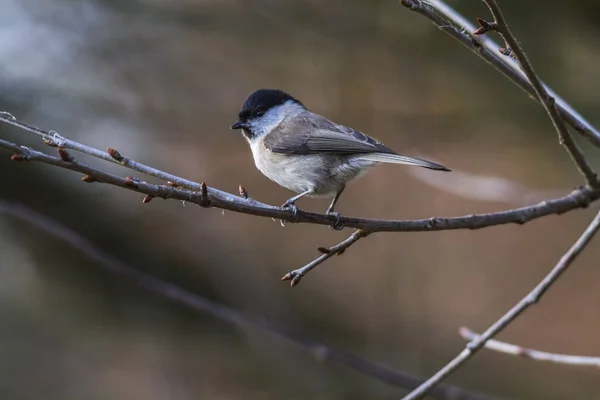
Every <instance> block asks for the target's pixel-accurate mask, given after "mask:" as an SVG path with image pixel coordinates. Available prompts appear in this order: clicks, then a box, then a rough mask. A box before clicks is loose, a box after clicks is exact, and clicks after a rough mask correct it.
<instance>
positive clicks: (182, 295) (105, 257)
mask: <svg viewBox="0 0 600 400" xmlns="http://www.w3.org/2000/svg"><path fill="white" fill-rule="evenodd" d="M2 213H6V214H9V215H11V216H12V217H14V218H17V219H19V220H21V221H24V222H26V223H29V224H31V225H33V226H35V227H36V228H39V229H41V230H43V231H44V232H46V233H47V234H49V235H52V236H53V237H55V238H58V239H60V240H63V241H64V242H66V243H68V244H69V245H70V246H72V247H73V248H75V249H78V250H79V251H81V252H82V253H84V254H85V255H86V256H88V257H89V258H90V259H92V260H95V261H97V262H98V263H99V264H100V265H101V266H103V267H104V268H106V269H107V270H108V271H110V272H111V273H114V274H116V275H118V276H121V277H124V278H126V279H129V280H130V281H132V282H134V283H135V284H138V285H140V286H142V287H144V288H146V289H147V290H149V291H151V292H154V293H156V294H158V295H160V296H162V297H164V298H166V299H168V300H170V301H173V302H176V303H180V304H183V305H184V306H187V307H189V308H191V309H194V310H196V311H199V312H201V313H205V314H208V315H211V316H212V317H214V318H216V319H218V320H221V321H225V322H228V323H230V324H232V325H236V326H240V327H244V328H251V329H256V330H260V331H263V332H265V333H267V334H269V335H272V336H274V337H277V338H280V339H283V340H287V341H289V342H292V343H295V344H297V345H299V346H300V347H303V348H304V349H306V350H307V351H309V352H310V353H312V354H313V355H314V357H315V359H316V360H318V361H328V362H330V363H333V364H339V365H342V366H344V367H346V368H349V369H351V370H353V371H356V372H358V373H360V374H363V375H366V376H370V377H372V378H375V379H377V380H379V381H381V382H385V383H388V384H390V385H394V386H397V387H401V388H404V389H409V390H410V389H412V388H415V387H417V386H418V385H419V384H420V383H421V382H422V381H420V380H419V379H418V378H415V377H413V376H411V375H409V374H406V373H404V372H397V371H393V370H391V369H389V368H386V367H384V366H381V365H378V364H375V363H372V362H370V361H367V360H365V359H363V358H360V357H358V356H356V355H354V354H352V353H348V352H346V351H344V350H340V349H335V348H331V347H327V346H326V345H324V344H322V343H319V342H316V341H314V340H312V339H307V338H305V337H303V336H301V335H299V334H297V333H294V332H289V331H287V330H286V329H284V328H282V327H281V326H277V325H275V324H272V323H269V322H267V321H265V320H264V319H262V318H257V317H253V316H251V315H248V314H245V313H242V312H240V311H238V310H235V309H233V308H230V307H227V306H225V305H222V304H219V303H216V302H213V301H211V300H209V299H206V298H204V297H202V296H199V295H197V294H195V293H192V292H189V291H187V290H185V289H182V288H180V287H178V286H176V285H174V284H172V283H168V282H165V281H162V280H160V279H158V278H155V277H153V276H150V275H147V274H145V273H143V272H141V271H139V270H137V269H135V268H133V267H131V266H129V265H127V264H125V263H124V262H123V261H121V260H119V259H117V258H116V257H114V256H113V255H111V254H109V253H107V252H105V251H103V250H101V249H99V248H98V247H97V246H95V245H94V244H93V243H91V242H90V241H89V240H87V239H86V238H84V237H82V236H81V235H79V234H78V233H76V232H74V231H73V230H71V229H70V228H68V227H66V226H64V225H62V224H60V223H59V222H57V221H54V220H52V219H50V218H48V217H46V216H44V215H41V214H39V213H37V212H36V211H34V210H31V209H28V208H26V207H24V206H22V205H19V204H15V203H10V202H8V201H3V200H0V214H2ZM432 395H433V396H434V397H436V398H438V399H445V400H493V399H492V398H491V397H489V396H484V395H479V394H475V393H470V392H467V391H465V390H463V389H460V388H458V387H456V386H451V385H447V386H440V387H438V388H437V389H435V390H434V391H433V392H432Z"/></svg>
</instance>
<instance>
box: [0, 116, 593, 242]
mask: <svg viewBox="0 0 600 400" xmlns="http://www.w3.org/2000/svg"><path fill="white" fill-rule="evenodd" d="M0 122H5V123H8V124H10V125H13V126H15V127H17V128H19V129H22V130H25V131H29V132H32V131H34V130H35V131H36V132H35V133H36V134H38V135H40V136H42V137H44V138H48V137H50V138H54V137H56V135H57V134H53V133H51V132H48V131H43V130H41V129H39V128H35V127H30V126H28V125H26V124H23V123H21V122H18V121H16V120H13V119H10V118H7V117H3V116H2V115H1V114H0ZM60 138H61V140H67V139H65V138H64V137H62V136H60ZM61 143H67V144H69V145H70V146H72V148H76V149H77V150H78V151H80V152H82V153H85V154H88V155H92V156H97V157H99V158H101V159H103V160H110V161H111V162H115V163H118V161H117V160H115V159H114V158H112V157H111V156H110V155H109V154H108V153H104V152H101V151H99V150H97V149H94V148H92V147H89V146H86V145H83V144H81V143H77V142H74V141H71V140H69V141H68V142H61ZM75 144H76V145H75ZM0 147H1V148H5V149H8V150H11V151H13V152H15V153H17V154H21V155H23V157H22V160H28V161H37V162H42V163H45V164H50V165H54V166H57V167H60V168H66V169H70V170H72V171H77V172H81V173H83V174H86V175H89V176H93V177H94V179H96V180H97V181H98V182H101V183H108V184H111V185H116V186H120V187H123V188H126V189H129V190H133V191H136V192H138V193H143V194H146V195H151V196H153V197H161V198H172V199H177V200H185V201H188V202H191V203H195V204H198V205H201V206H204V207H214V208H220V209H224V210H228V211H234V212H238V213H242V214H250V215H256V216H261V217H268V218H276V219H280V220H285V221H289V222H295V223H310V224H317V225H326V226H331V225H332V224H333V223H335V222H336V217H335V216H331V215H326V214H318V213H312V212H307V211H302V210H298V213H297V214H296V215H294V214H293V213H292V212H290V211H289V210H287V209H282V208H280V207H275V206H272V205H268V204H265V203H261V202H258V201H256V200H254V199H251V198H244V197H241V196H236V195H233V194H231V193H227V192H223V191H221V190H218V189H214V188H211V187H208V188H207V189H206V197H205V198H204V199H203V198H202V196H201V194H202V192H201V189H202V185H201V184H200V183H196V182H192V181H188V180H185V179H183V178H179V177H177V176H175V175H172V174H168V173H166V172H162V171H159V170H156V169H154V168H151V167H147V168H151V169H152V170H153V171H152V176H156V177H159V178H161V179H164V180H167V181H170V182H173V183H175V184H177V185H179V186H182V187H183V188H190V189H192V190H186V189H182V188H179V187H173V186H171V185H155V184H149V183H146V182H143V181H139V180H138V181H136V183H137V185H132V184H127V183H126V179H124V178H121V177H118V176H116V175H113V174H109V173H106V172H103V171H100V170H98V169H96V168H93V167H90V166H88V165H85V164H82V163H79V162H77V161H75V162H67V161H63V160H61V159H60V158H56V157H53V156H49V155H47V154H44V153H42V152H39V151H36V150H33V149H30V148H27V147H23V146H18V145H17V144H15V143H12V142H8V141H5V140H0ZM99 153H100V154H102V155H100V154H99ZM124 166H125V167H128V168H130V169H135V170H136V171H139V172H144V173H146V172H147V171H148V170H147V169H146V166H144V165H143V164H141V163H137V162H132V161H131V160H129V162H128V163H126V165H124ZM142 166H143V167H142ZM84 181H86V182H87V180H85V179H84ZM199 190H200V193H199V192H198V191H199ZM599 198H600V189H598V188H590V187H580V188H577V189H575V190H573V191H572V192H571V193H569V194H567V195H566V196H563V197H558V198H555V199H549V200H546V201H543V202H541V203H538V204H534V205H531V206H527V207H521V208H515V209H510V210H505V211H499V212H495V213H482V214H471V215H464V216H460V217H432V218H426V219H419V220H380V219H369V218H354V217H344V216H342V217H341V218H340V220H339V222H340V223H341V224H342V225H343V226H344V227H346V228H353V229H361V230H363V231H367V232H427V231H443V230H455V229H481V228H487V227H490V226H495V225H503V224H512V223H515V224H525V223H527V222H529V221H532V220H534V219H537V218H541V217H545V216H547V215H553V214H557V215H559V214H563V213H565V212H568V211H571V210H574V209H577V208H586V207H588V206H589V205H590V203H592V202H594V201H596V200H598V199H599Z"/></svg>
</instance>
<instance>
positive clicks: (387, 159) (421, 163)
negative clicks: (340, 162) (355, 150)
mask: <svg viewBox="0 0 600 400" xmlns="http://www.w3.org/2000/svg"><path fill="white" fill-rule="evenodd" d="M360 158H361V159H363V160H368V161H375V162H380V163H391V164H407V165H416V166H418V167H423V168H428V169H433V170H436V171H452V170H451V169H449V168H446V167H444V166H443V165H441V164H437V163H434V162H431V161H427V160H423V159H420V158H414V157H406V156H401V155H399V154H389V153H369V154H361V155H360Z"/></svg>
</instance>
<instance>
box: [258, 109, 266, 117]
mask: <svg viewBox="0 0 600 400" xmlns="http://www.w3.org/2000/svg"><path fill="white" fill-rule="evenodd" d="M263 115H265V112H264V111H263V110H260V111H257V112H256V116H257V117H262V116H263Z"/></svg>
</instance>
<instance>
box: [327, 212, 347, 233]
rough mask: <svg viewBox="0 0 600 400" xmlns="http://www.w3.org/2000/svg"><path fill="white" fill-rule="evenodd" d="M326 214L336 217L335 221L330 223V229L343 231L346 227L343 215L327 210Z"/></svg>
mask: <svg viewBox="0 0 600 400" xmlns="http://www.w3.org/2000/svg"><path fill="white" fill-rule="evenodd" d="M326 214H327V215H329V216H334V217H335V222H334V223H333V224H331V225H329V228H330V229H333V230H335V231H341V230H342V229H344V224H343V223H342V216H341V215H340V213H339V212H337V211H329V210H327V212H326Z"/></svg>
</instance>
